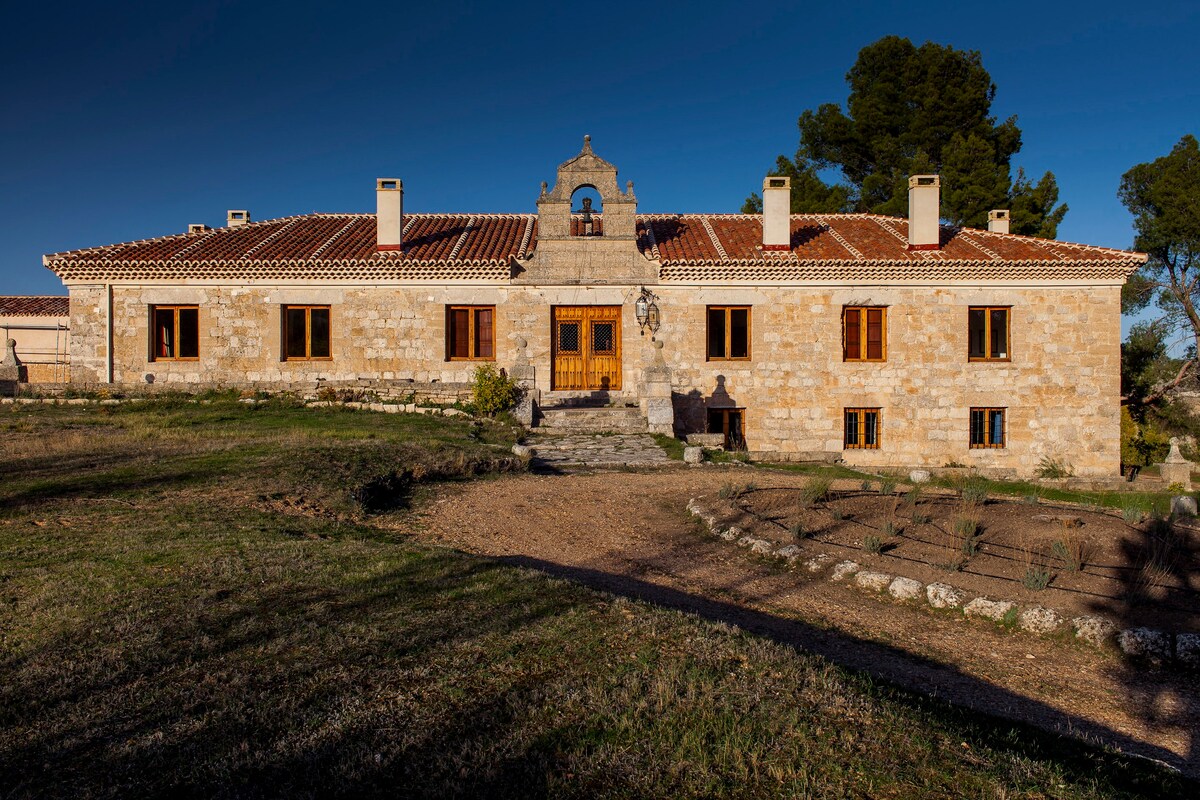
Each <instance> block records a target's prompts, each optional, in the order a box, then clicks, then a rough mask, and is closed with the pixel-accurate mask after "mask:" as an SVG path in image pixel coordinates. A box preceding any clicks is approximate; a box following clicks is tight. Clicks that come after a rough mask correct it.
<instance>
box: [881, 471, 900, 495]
mask: <svg viewBox="0 0 1200 800" xmlns="http://www.w3.org/2000/svg"><path fill="white" fill-rule="evenodd" d="M895 491H896V479H895V478H893V477H891V476H890V475H889V476H885V477H883V478H880V479H879V493H880V494H881V495H883V496H884V497H890V496H891V495H892V494H894V493H895Z"/></svg>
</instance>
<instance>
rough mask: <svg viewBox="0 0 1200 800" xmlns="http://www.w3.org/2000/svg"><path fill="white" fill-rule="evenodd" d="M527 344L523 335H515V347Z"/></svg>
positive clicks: (523, 346)
mask: <svg viewBox="0 0 1200 800" xmlns="http://www.w3.org/2000/svg"><path fill="white" fill-rule="evenodd" d="M528 346H529V342H528V341H526V340H525V337H523V336H518V337H517V347H520V348H525V347H528Z"/></svg>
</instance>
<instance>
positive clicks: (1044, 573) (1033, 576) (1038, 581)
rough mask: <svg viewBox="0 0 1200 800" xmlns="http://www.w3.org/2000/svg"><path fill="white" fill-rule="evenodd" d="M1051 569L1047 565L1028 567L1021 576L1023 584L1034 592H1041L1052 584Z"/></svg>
mask: <svg viewBox="0 0 1200 800" xmlns="http://www.w3.org/2000/svg"><path fill="white" fill-rule="evenodd" d="M1051 577H1053V576H1051V574H1050V570H1048V569H1046V568H1045V567H1028V568H1027V569H1026V570H1025V574H1024V575H1022V576H1021V585H1022V586H1024V587H1025V588H1026V589H1029V590H1030V591H1034V592H1040V591H1042V590H1043V589H1045V588H1046V587H1047V586H1049V585H1050V579H1051Z"/></svg>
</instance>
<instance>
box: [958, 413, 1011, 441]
mask: <svg viewBox="0 0 1200 800" xmlns="http://www.w3.org/2000/svg"><path fill="white" fill-rule="evenodd" d="M997 411H999V412H1000V443H999V444H992V443H991V439H992V432H993V430H994V429H993V428H992V414H993V413H995V412H997ZM977 413H979V414H983V441H982V442H980V443H978V444H976V443H975V442H974V441H972V438H973V434H974V431H975V426H974V424H973V422H974V420H973V419H972V418H973V417H974V415H975V414H977ZM967 445H968V447H969V448H970V449H971V450H1004V449H1006V448H1007V447H1008V408H1007V407H1002V406H971V408H970V411H969V413H968V417H967Z"/></svg>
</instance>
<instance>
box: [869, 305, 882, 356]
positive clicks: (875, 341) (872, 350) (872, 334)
mask: <svg viewBox="0 0 1200 800" xmlns="http://www.w3.org/2000/svg"><path fill="white" fill-rule="evenodd" d="M867 358H875V359H881V358H883V309H882V308H868V309H867Z"/></svg>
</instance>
